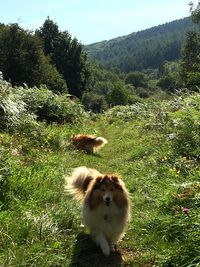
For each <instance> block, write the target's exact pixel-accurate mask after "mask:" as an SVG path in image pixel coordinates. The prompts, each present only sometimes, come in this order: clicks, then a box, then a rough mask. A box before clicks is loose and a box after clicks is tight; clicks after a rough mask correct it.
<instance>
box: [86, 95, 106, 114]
mask: <svg viewBox="0 0 200 267" xmlns="http://www.w3.org/2000/svg"><path fill="white" fill-rule="evenodd" d="M82 104H83V105H84V107H85V108H86V110H89V111H93V112H94V113H101V112H103V111H104V110H106V109H107V108H108V104H107V102H106V99H105V97H104V96H103V95H99V94H96V93H92V92H87V93H85V94H84V95H83V97H82Z"/></svg>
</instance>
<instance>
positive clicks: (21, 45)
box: [0, 24, 67, 92]
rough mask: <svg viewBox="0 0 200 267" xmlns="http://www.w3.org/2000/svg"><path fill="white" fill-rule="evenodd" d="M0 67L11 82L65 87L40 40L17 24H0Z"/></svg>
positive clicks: (59, 88) (58, 88)
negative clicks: (44, 51)
mask: <svg viewBox="0 0 200 267" xmlns="http://www.w3.org/2000/svg"><path fill="white" fill-rule="evenodd" d="M0 70H1V71H2V72H3V75H4V78H5V79H6V80H10V81H11V82H12V84H13V85H23V83H26V84H28V85H29V86H34V85H36V86H39V85H40V84H44V83H45V84H46V85H47V86H48V87H49V89H51V90H54V91H57V92H66V91H67V86H66V83H65V81H64V80H63V78H62V75H60V74H59V73H58V71H57V70H56V68H55V67H54V66H53V65H51V64H50V60H49V59H48V57H46V56H45V55H44V53H43V49H42V45H41V42H40V41H39V40H38V38H36V37H35V36H34V35H33V34H32V33H31V32H29V31H25V30H23V29H22V28H20V27H19V26H18V25H17V24H11V25H7V26H4V25H0Z"/></svg>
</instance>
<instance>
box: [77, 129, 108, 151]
mask: <svg viewBox="0 0 200 267" xmlns="http://www.w3.org/2000/svg"><path fill="white" fill-rule="evenodd" d="M72 143H73V145H74V146H75V147H76V148H78V149H80V150H84V151H86V152H87V153H90V154H93V153H95V151H96V150H97V149H100V148H102V147H103V146H104V145H105V144H107V143H108V141H107V140H106V139H105V138H103V137H95V136H94V135H87V134H78V135H74V136H73V137H72Z"/></svg>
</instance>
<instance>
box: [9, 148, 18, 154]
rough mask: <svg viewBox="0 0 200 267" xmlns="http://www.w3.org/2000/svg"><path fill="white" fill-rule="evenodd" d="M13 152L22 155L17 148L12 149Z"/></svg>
mask: <svg viewBox="0 0 200 267" xmlns="http://www.w3.org/2000/svg"><path fill="white" fill-rule="evenodd" d="M11 153H12V155H13V156H19V155H20V153H19V151H18V149H17V148H14V149H12V151H11Z"/></svg>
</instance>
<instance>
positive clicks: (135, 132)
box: [0, 120, 198, 267]
mask: <svg viewBox="0 0 200 267" xmlns="http://www.w3.org/2000/svg"><path fill="white" fill-rule="evenodd" d="M78 132H80V133H96V134H97V135H100V136H103V137H105V138H106V139H108V144H107V145H106V146H105V147H104V148H102V150H100V151H99V152H98V153H97V154H96V155H88V154H85V153H83V152H80V151H76V150H75V149H74V148H73V147H72V146H71V145H70V144H69V140H70V136H71V135H72V134H75V133H78ZM49 133H50V134H49V136H50V135H52V134H53V135H54V136H56V137H57V139H58V140H57V142H58V144H59V145H56V143H55V144H54V146H53V149H52V148H51V149H47V148H46V147H45V146H44V147H43V146H42V145H35V146H34V145H33V143H31V142H29V141H28V140H24V139H19V138H18V137H17V138H18V139H16V138H11V137H8V136H7V137H6V136H4V142H5V147H6V145H7V146H8V147H9V150H10V149H11V151H12V149H17V151H19V155H12V156H11V155H10V154H9V158H8V161H7V163H8V165H9V166H10V176H9V177H10V181H9V186H8V188H9V190H8V192H7V202H8V204H7V206H8V207H7V208H6V209H5V210H4V211H2V212H1V213H0V265H1V266H9V267H11V266H34V267H35V266H36V267H40V266H41V267H43V266H44V267H50V266H52V267H54V266H62V267H64V266H71V267H72V266H77V267H79V266H80V267H82V266H83V267H84V266H87V267H89V266H91V267H92V266H94V267H95V266H102V267H106V266H113V267H114V266H134V267H137V266H141V267H149V266H168V265H165V263H166V262H167V259H168V258H169V259H170V257H171V255H173V254H174V255H175V253H179V250H180V248H181V244H183V246H182V249H185V246H184V242H187V240H186V241H185V239H183V241H182V243H180V242H179V240H178V239H176V240H174V236H176V237H177V238H180V237H181V236H182V235H181V229H182V228H181V227H183V226H184V227H187V225H189V222H188V221H187V217H183V215H182V213H181V211H180V207H181V205H183V204H184V203H185V202H184V203H183V204H182V202H180V201H179V200H177V196H178V193H177V187H176V186H174V184H175V183H182V182H184V181H185V176H184V175H182V174H181V173H179V172H178V171H177V169H175V168H173V164H174V162H173V154H172V151H171V147H170V145H169V143H168V141H167V140H166V138H165V137H164V135H163V134H162V133H161V132H159V131H157V130H155V129H149V128H148V127H146V124H145V123H144V122H142V121H132V122H128V123H121V122H120V121H119V122H118V123H113V124H109V122H106V121H103V120H100V121H96V122H91V121H90V122H88V123H87V124H86V125H83V126H82V128H79V129H78V128H70V127H69V126H60V127H57V126H52V128H51V129H50V128H49ZM6 138H7V139H6ZM9 138H10V139H9ZM54 139H55V138H54ZM5 140H7V141H5ZM6 142H7V143H6ZM62 143H63V144H64V145H63V146H62V149H60V146H61V145H60V144H62ZM25 148H26V149H25ZM24 151H25V152H24ZM78 166H87V167H92V168H96V169H97V170H99V171H100V172H102V173H106V172H116V173H118V174H120V175H121V177H122V179H123V180H124V182H125V183H126V186H127V188H128V190H129V192H130V193H131V198H132V221H131V223H130V224H129V226H128V229H127V233H126V235H125V237H124V238H123V240H122V241H121V242H120V243H119V245H118V251H117V252H116V253H113V254H112V255H111V256H110V257H108V258H106V257H104V256H103V255H102V253H101V252H100V250H99V249H98V248H97V247H96V246H95V244H94V243H93V242H92V240H91V237H90V236H89V235H88V232H87V229H83V228H81V227H80V224H81V215H80V206H79V204H78V203H76V202H75V201H74V200H72V199H71V197H69V196H67V195H66V194H65V193H64V191H63V181H64V176H66V175H70V174H71V171H72V169H73V168H75V167H78ZM195 179H196V177H195V175H193V174H192V173H190V176H188V177H187V180H190V181H193V180H194V181H195ZM195 190H196V189H195ZM186 200H187V198H186ZM178 201H179V202H180V203H179V202H178ZM181 201H182V200H181ZM184 201H185V200H184ZM190 224H191V223H190ZM171 225H172V226H173V227H171ZM184 229H185V228H184ZM171 233H172V234H171ZM173 233H175V234H173ZM179 236H180V237H179ZM181 238H182V237H181ZM180 240H181V239H180ZM192 249H193V250H192ZM192 249H190V251H191V253H192V252H194V253H195V251H194V250H195V248H193V247H192ZM197 249H198V248H197ZM180 253H181V252H180ZM162 263H163V265H162ZM166 264H167V263H166ZM169 266H172V265H169ZM174 266H179V265H174Z"/></svg>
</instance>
